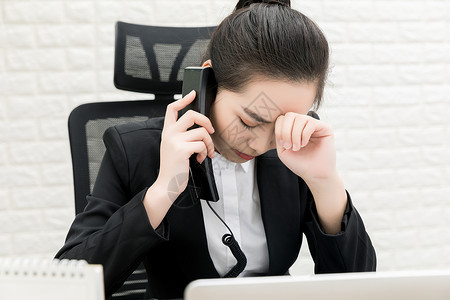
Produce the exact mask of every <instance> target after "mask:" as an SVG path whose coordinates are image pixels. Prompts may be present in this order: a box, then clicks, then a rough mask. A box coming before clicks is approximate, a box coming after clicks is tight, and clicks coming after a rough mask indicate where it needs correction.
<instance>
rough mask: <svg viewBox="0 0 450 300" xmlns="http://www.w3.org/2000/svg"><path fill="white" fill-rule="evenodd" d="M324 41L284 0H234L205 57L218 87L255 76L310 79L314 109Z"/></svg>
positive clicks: (322, 76)
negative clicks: (314, 93)
mask: <svg viewBox="0 0 450 300" xmlns="http://www.w3.org/2000/svg"><path fill="white" fill-rule="evenodd" d="M328 56H329V50H328V42H327V40H326V38H325V36H324V35H323V33H322V31H321V30H320V29H319V27H318V26H317V25H316V24H315V23H314V22H313V21H312V20H310V19H309V18H308V17H306V16H305V15H303V14H302V13H300V12H298V11H297V10H294V9H291V8H290V1H289V0H287V1H286V0H285V1H282V0H279V1H264V0H263V1H249V0H239V2H238V4H237V5H236V8H235V10H234V12H233V13H232V14H231V15H229V16H228V17H227V18H225V19H224V20H223V21H222V22H221V23H220V25H219V26H218V27H217V28H216V30H215V31H214V33H213V34H212V36H211V41H210V43H209V45H208V48H207V51H206V54H205V56H204V61H205V60H207V59H211V63H212V67H213V69H214V74H215V75H216V79H217V83H218V87H219V88H225V89H228V90H232V91H235V92H239V91H242V89H243V88H244V87H245V86H246V85H247V84H248V83H249V82H251V81H253V80H256V78H257V77H258V76H260V77H266V78H270V79H276V80H289V81H315V82H317V96H316V101H315V106H316V107H319V105H320V102H321V100H322V95H323V89H324V86H325V81H326V77H327V73H328Z"/></svg>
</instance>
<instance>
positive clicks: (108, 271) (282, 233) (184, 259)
mask: <svg viewBox="0 0 450 300" xmlns="http://www.w3.org/2000/svg"><path fill="white" fill-rule="evenodd" d="M163 124H164V118H163V117H160V118H153V119H150V120H148V121H146V122H141V123H130V124H125V125H119V126H116V127H111V128H109V129H108V130H107V131H106V132H105V134H104V137H103V139H104V142H105V145H106V147H107V151H106V153H105V156H104V158H103V161H102V164H101V167H100V170H99V173H98V176H97V180H96V183H95V186H94V189H93V192H92V194H91V195H88V196H87V200H88V204H87V206H86V208H85V210H84V212H82V213H80V214H78V215H77V216H76V218H75V220H74V222H73V224H72V226H71V228H70V230H69V233H68V235H67V239H66V243H65V245H64V246H63V247H62V249H61V250H60V251H59V252H58V253H57V254H56V257H57V258H60V259H63V258H72V259H74V258H75V259H85V260H87V261H88V262H89V263H96V264H102V265H103V268H104V279H105V293H106V296H109V295H111V294H112V293H114V291H115V290H117V289H118V288H119V287H120V286H121V285H122V283H123V282H124V281H125V280H126V278H127V277H128V276H129V275H130V273H131V272H132V271H133V270H134V268H135V267H136V266H137V265H138V264H139V263H140V262H141V261H143V262H144V264H145V266H146V269H147V274H148V279H149V284H148V288H147V296H148V297H155V298H159V299H162V298H177V297H182V296H183V291H184V288H185V287H186V285H187V284H188V283H189V282H191V281H192V280H195V279H199V278H214V277H219V275H218V273H217V271H216V269H215V267H214V264H213V262H212V260H211V257H210V256H209V252H208V246H207V241H206V235H205V228H204V222H203V215H202V210H201V205H200V203H196V204H194V205H191V206H190V207H178V206H172V207H171V208H170V210H169V211H168V213H167V215H166V217H165V218H164V220H163V222H162V223H161V225H160V226H158V228H156V230H155V229H153V227H152V226H151V225H150V222H149V220H148V217H147V214H146V211H145V208H144V205H143V203H142V200H143V197H144V195H145V192H146V191H147V189H148V187H150V186H151V185H152V184H153V182H154V181H155V180H156V178H157V174H158V168H159V158H160V142H161V131H162V128H163ZM255 159H256V172H257V184H258V188H259V195H260V199H261V214H262V220H263V224H264V229H265V233H266V238H267V246H268V251H269V260H270V261H269V271H268V273H267V275H284V274H287V273H288V271H289V268H290V267H291V266H292V264H293V263H294V262H295V260H296V258H297V256H298V253H299V250H300V246H301V244H302V236H303V233H304V234H305V235H306V237H307V239H308V245H309V248H310V252H311V255H312V258H313V260H314V263H315V272H316V273H329V272H352V271H373V270H375V268H376V256H375V251H374V248H373V246H372V243H371V241H370V238H369V236H368V235H367V233H366V231H365V228H364V224H363V221H362V220H361V218H360V216H359V214H358V212H357V211H356V209H355V208H354V207H353V205H352V202H351V199H350V196H349V195H348V194H347V195H348V205H347V210H346V212H345V215H344V218H343V221H342V232H340V233H339V234H337V235H328V234H325V233H324V232H323V231H322V229H321V226H320V225H319V223H318V217H317V212H316V211H315V205H314V201H313V198H312V195H311V193H310V191H309V189H308V187H307V185H306V184H305V182H304V181H303V180H302V179H301V178H300V177H298V176H297V175H295V174H294V173H293V172H291V171H290V170H289V169H288V168H287V167H286V166H285V165H284V164H283V163H282V162H281V161H280V160H279V158H278V156H277V153H276V150H275V149H274V150H271V151H268V152H266V153H265V154H263V155H261V156H259V157H256V158H255ZM189 188H190V186H188V188H187V189H186V190H185V191H184V192H183V193H182V194H181V195H180V196H179V200H180V199H181V200H182V199H183V198H186V197H188V198H189V192H188V190H189ZM177 201H178V200H177Z"/></svg>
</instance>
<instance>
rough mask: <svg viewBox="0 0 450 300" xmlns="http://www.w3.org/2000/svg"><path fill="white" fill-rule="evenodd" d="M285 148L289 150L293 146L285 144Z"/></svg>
mask: <svg viewBox="0 0 450 300" xmlns="http://www.w3.org/2000/svg"><path fill="white" fill-rule="evenodd" d="M283 147H284V148H286V149H289V148H291V144H289V143H285V144H284V145H283Z"/></svg>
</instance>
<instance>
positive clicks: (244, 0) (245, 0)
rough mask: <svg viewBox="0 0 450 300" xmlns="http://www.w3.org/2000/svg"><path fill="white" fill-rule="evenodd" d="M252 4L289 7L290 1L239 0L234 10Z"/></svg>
mask: <svg viewBox="0 0 450 300" xmlns="http://www.w3.org/2000/svg"><path fill="white" fill-rule="evenodd" d="M254 3H267V4H277V5H283V6H287V7H291V0H239V2H238V3H237V4H236V7H235V9H234V10H238V9H241V8H244V7H247V6H250V5H251V4H254Z"/></svg>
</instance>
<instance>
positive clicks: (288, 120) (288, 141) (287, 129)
mask: <svg viewBox="0 0 450 300" xmlns="http://www.w3.org/2000/svg"><path fill="white" fill-rule="evenodd" d="M295 116H296V114H294V113H287V114H285V115H284V119H283V126H282V127H281V133H280V136H281V139H282V140H283V145H282V146H283V147H284V148H285V149H290V148H291V147H292V128H293V125H294V121H295Z"/></svg>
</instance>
